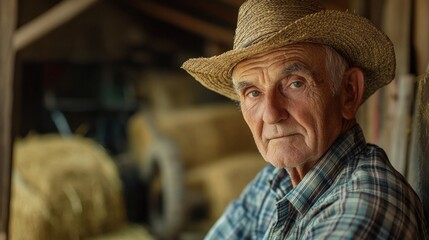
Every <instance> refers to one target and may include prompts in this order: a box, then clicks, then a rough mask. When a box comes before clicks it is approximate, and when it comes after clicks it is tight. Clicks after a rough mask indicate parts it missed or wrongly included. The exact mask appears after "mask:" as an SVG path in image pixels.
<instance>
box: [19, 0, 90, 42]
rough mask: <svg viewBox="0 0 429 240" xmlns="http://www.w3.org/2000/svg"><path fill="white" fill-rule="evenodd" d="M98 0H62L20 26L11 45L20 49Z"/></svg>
mask: <svg viewBox="0 0 429 240" xmlns="http://www.w3.org/2000/svg"><path fill="white" fill-rule="evenodd" d="M97 1H98V0H64V1H62V2H60V3H58V4H57V5H56V6H54V7H52V8H51V9H49V10H48V11H47V12H45V13H44V14H42V15H41V16H39V17H37V18H36V19H34V20H32V21H31V22H30V23H27V24H25V25H24V26H22V27H20V28H19V29H18V30H17V31H16V32H15V34H14V38H13V46H14V48H15V50H20V49H22V48H24V47H26V46H27V45H29V44H30V43H32V42H34V41H35V40H37V39H39V38H40V37H42V36H44V35H45V34H47V33H49V32H50V31H52V30H54V29H55V28H57V27H58V26H61V25H62V24H64V23H66V22H67V21H69V20H70V19H72V18H74V17H75V16H77V15H78V14H79V13H81V12H83V11H84V10H86V9H87V8H89V7H90V6H92V5H93V4H94V3H96V2H97Z"/></svg>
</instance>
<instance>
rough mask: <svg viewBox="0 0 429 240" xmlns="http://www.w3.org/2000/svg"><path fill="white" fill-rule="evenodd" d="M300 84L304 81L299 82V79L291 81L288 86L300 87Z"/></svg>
mask: <svg viewBox="0 0 429 240" xmlns="http://www.w3.org/2000/svg"><path fill="white" fill-rule="evenodd" d="M302 85H304V83H303V82H300V81H296V82H293V83H291V84H290V86H291V87H292V88H300V87H302Z"/></svg>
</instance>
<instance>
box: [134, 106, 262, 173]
mask: <svg viewBox="0 0 429 240" xmlns="http://www.w3.org/2000/svg"><path fill="white" fill-rule="evenodd" d="M129 126H130V127H129V136H131V137H130V143H131V146H134V147H132V149H133V152H138V154H139V157H142V158H144V156H145V153H146V152H147V151H148V149H149V148H150V146H151V145H152V143H151V141H153V140H156V138H157V135H159V134H161V135H163V136H166V137H167V138H169V139H171V140H172V141H173V142H174V143H175V144H176V145H177V146H178V148H179V149H180V151H181V158H182V159H183V160H182V161H183V165H184V167H185V168H186V169H187V168H190V167H193V166H198V165H201V164H204V163H206V162H210V161H213V160H215V159H218V158H221V157H224V156H228V155H231V154H234V153H239V152H243V151H255V150H256V146H255V143H254V141H253V138H252V136H251V133H250V130H249V129H248V127H247V125H246V123H245V122H244V120H243V117H242V115H241V112H240V110H239V109H238V107H237V106H236V105H234V104H230V103H228V104H213V105H205V106H199V107H192V108H186V109H178V110H169V111H157V112H154V113H139V114H138V115H136V116H135V117H134V118H132V119H131V121H130V124H129ZM139 157H138V158H139Z"/></svg>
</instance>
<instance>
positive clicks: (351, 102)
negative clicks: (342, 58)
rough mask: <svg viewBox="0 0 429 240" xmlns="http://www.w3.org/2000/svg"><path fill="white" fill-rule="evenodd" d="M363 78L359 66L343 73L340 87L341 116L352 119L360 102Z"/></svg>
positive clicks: (363, 83)
mask: <svg viewBox="0 0 429 240" xmlns="http://www.w3.org/2000/svg"><path fill="white" fill-rule="evenodd" d="M364 85H365V79H364V73H363V71H362V70H361V69H360V68H357V67H353V68H349V69H348V70H347V71H346V72H345V73H344V75H343V81H342V89H341V103H342V105H341V107H342V109H341V114H342V116H343V118H345V119H347V120H352V119H354V118H355V116H356V112H357V111H358V109H359V106H360V105H361V103H362V97H363V91H364Z"/></svg>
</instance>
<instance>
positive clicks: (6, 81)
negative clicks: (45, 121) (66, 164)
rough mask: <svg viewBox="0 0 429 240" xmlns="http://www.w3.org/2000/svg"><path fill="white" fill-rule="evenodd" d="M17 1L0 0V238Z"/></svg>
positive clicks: (6, 194) (5, 224)
mask: <svg viewBox="0 0 429 240" xmlns="http://www.w3.org/2000/svg"><path fill="white" fill-rule="evenodd" d="M16 9H17V8H16V1H15V0H2V1H0V32H1V40H0V240H5V239H7V238H8V230H9V204H10V186H11V184H10V183H11V165H12V156H11V155H12V151H11V149H12V142H11V128H12V99H13V95H12V92H13V84H12V82H13V81H12V78H13V65H14V64H13V62H14V55H15V53H14V51H13V48H12V37H13V32H14V30H15V26H16V25H15V24H16Z"/></svg>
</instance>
